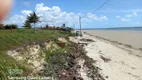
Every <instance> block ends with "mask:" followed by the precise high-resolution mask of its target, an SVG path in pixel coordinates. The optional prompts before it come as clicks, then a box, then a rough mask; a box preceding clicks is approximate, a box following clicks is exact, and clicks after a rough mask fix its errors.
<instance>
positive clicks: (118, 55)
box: [74, 31, 142, 80]
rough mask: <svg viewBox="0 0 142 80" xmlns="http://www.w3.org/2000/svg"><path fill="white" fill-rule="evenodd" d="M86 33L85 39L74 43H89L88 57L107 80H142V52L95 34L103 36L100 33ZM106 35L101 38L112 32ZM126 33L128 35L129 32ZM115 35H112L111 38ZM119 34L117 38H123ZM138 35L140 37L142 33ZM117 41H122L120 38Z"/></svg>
mask: <svg viewBox="0 0 142 80" xmlns="http://www.w3.org/2000/svg"><path fill="white" fill-rule="evenodd" d="M86 32H87V33H83V37H78V38H76V39H75V40H74V42H76V43H88V45H86V46H85V47H84V49H85V50H86V51H87V56H89V57H90V58H92V59H93V60H95V61H96V63H94V65H95V66H97V67H98V68H99V70H100V74H101V75H102V76H103V77H104V79H105V80H142V62H141V61H142V51H141V50H139V49H134V48H129V47H126V46H124V45H122V44H117V43H116V44H115V42H112V41H108V40H105V39H102V38H99V37H96V35H95V34H97V36H98V35H101V34H99V33H100V32H93V31H92V32H89V33H88V31H86ZM90 33H91V34H90ZM104 33H106V34H104V35H103V34H102V35H101V37H102V36H105V35H109V34H110V33H112V32H107V31H106V32H104ZM124 33H126V34H128V33H127V32H124ZM113 34H114V33H113ZM113 34H110V35H109V37H110V36H111V35H113ZM117 34H118V33H117V32H116V36H119V37H121V36H120V35H117ZM136 34H137V35H139V36H140V33H136ZM123 36H124V35H123ZM109 37H108V38H109ZM114 37H115V36H114ZM114 37H113V36H112V37H110V38H112V39H114ZM81 39H91V40H94V41H95V42H85V41H84V42H82V41H81ZM117 39H118V40H121V39H119V38H117ZM117 39H115V40H117ZM124 39H127V38H124ZM126 42H127V41H126ZM130 42H131V41H130ZM136 42H137V41H136ZM137 43H138V42H137ZM137 47H138V46H137ZM86 80H87V79H86Z"/></svg>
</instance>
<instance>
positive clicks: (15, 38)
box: [0, 29, 74, 79]
mask: <svg viewBox="0 0 142 80" xmlns="http://www.w3.org/2000/svg"><path fill="white" fill-rule="evenodd" d="M72 35H74V34H71V33H66V32H62V31H54V30H53V31H52V30H42V32H37V33H36V34H35V33H33V31H32V30H30V29H17V30H13V32H12V33H11V31H10V30H0V79H1V77H6V76H7V75H9V74H8V70H9V69H15V68H18V69H19V68H20V69H21V68H22V69H23V68H24V67H23V65H21V64H18V62H16V61H15V60H13V58H11V57H9V56H7V54H6V51H8V50H11V49H15V48H17V47H20V46H23V45H25V44H30V43H31V42H41V41H46V40H47V39H51V38H52V39H53V38H58V37H62V36H72Z"/></svg>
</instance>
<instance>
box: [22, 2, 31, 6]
mask: <svg viewBox="0 0 142 80" xmlns="http://www.w3.org/2000/svg"><path fill="white" fill-rule="evenodd" d="M23 4H24V5H25V6H30V5H31V3H30V2H24V3H23Z"/></svg>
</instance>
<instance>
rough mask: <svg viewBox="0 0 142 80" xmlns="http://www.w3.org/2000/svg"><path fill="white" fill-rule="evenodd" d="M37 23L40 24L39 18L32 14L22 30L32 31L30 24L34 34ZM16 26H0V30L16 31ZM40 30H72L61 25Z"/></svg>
mask: <svg viewBox="0 0 142 80" xmlns="http://www.w3.org/2000/svg"><path fill="white" fill-rule="evenodd" d="M37 22H41V21H40V20H39V17H38V16H37V14H36V13H35V12H32V13H31V14H30V15H29V16H27V19H26V20H25V22H24V26H22V27H23V28H26V29H32V25H31V24H32V23H33V24H34V32H35V33H36V23H37ZM17 28H18V26H17V25H16V24H7V25H5V26H4V25H3V24H0V29H17ZM40 28H41V29H48V30H63V31H66V30H73V29H72V28H70V27H66V25H65V24H63V25H62V26H61V27H57V26H49V25H48V24H47V25H46V26H45V27H40Z"/></svg>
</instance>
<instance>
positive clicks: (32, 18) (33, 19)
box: [28, 12, 39, 33]
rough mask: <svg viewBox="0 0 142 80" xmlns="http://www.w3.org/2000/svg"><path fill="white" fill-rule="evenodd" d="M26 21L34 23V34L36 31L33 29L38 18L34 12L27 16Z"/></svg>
mask: <svg viewBox="0 0 142 80" xmlns="http://www.w3.org/2000/svg"><path fill="white" fill-rule="evenodd" d="M28 21H29V22H30V23H34V32H35V33H36V29H35V24H36V23H37V22H39V17H38V16H37V14H36V13H35V12H33V13H31V14H30V15H29V16H28Z"/></svg>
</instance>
